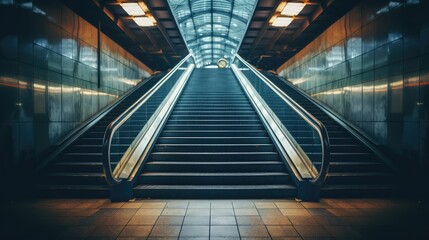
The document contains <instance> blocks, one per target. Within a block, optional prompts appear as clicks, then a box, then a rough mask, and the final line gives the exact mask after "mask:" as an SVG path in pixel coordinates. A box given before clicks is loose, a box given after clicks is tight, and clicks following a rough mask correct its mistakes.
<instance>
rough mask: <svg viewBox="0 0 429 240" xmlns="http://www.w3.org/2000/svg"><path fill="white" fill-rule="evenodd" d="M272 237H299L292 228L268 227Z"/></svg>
mask: <svg viewBox="0 0 429 240" xmlns="http://www.w3.org/2000/svg"><path fill="white" fill-rule="evenodd" d="M267 229H268V232H269V233H270V236H271V237H299V234H298V232H297V231H296V230H295V228H293V227H292V226H267Z"/></svg>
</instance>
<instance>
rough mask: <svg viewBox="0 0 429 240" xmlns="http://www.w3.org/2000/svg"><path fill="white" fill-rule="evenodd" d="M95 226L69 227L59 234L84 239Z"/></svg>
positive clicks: (61, 236)
mask: <svg viewBox="0 0 429 240" xmlns="http://www.w3.org/2000/svg"><path fill="white" fill-rule="evenodd" d="M96 228H97V226H95V225H92V226H75V227H71V228H69V229H68V230H66V231H65V232H63V233H62V234H61V235H60V238H67V239H84V238H86V237H87V236H89V235H90V234H91V233H92V232H93V231H94V230H95V229H96Z"/></svg>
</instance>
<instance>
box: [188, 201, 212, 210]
mask: <svg viewBox="0 0 429 240" xmlns="http://www.w3.org/2000/svg"><path fill="white" fill-rule="evenodd" d="M188 208H210V201H196V202H195V201H192V202H189V205H188Z"/></svg>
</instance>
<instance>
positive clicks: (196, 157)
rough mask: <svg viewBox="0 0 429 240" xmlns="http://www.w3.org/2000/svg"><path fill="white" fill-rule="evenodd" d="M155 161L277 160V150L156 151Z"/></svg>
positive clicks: (152, 156)
mask: <svg viewBox="0 0 429 240" xmlns="http://www.w3.org/2000/svg"><path fill="white" fill-rule="evenodd" d="M150 158H151V160H153V161H171V160H173V159H174V160H176V161H201V160H202V159H204V160H205V161H219V160H220V159H222V160H223V161H261V160H264V161H276V160H278V159H279V155H278V153H277V152H199V153H192V152H168V153H166V152H154V153H152V154H151V155H150Z"/></svg>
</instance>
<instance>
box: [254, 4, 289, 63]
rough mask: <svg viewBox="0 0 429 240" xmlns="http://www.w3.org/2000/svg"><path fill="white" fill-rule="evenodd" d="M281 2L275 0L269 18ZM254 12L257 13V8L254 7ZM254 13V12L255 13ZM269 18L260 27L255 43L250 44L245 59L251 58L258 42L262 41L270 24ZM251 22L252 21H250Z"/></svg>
mask: <svg viewBox="0 0 429 240" xmlns="http://www.w3.org/2000/svg"><path fill="white" fill-rule="evenodd" d="M281 2H282V0H277V3H276V4H274V6H273V7H272V8H271V11H270V14H269V18H270V17H271V16H272V15H273V14H274V13H275V12H276V9H277V7H278V6H279V4H280V3H281ZM256 11H258V7H256ZM256 11H255V12H256ZM269 18H268V19H267V20H266V21H265V23H264V26H262V28H261V30H260V32H259V34H258V37H257V38H256V39H255V41H254V42H253V44H252V47H251V48H250V51H249V54H248V56H247V57H251V56H252V54H253V51H254V50H255V48H256V47H257V46H258V45H259V42H260V41H261V40H262V38H263V37H264V35H265V33H266V32H267V30H268V28H269V26H270V23H269ZM252 20H253V19H252Z"/></svg>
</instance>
